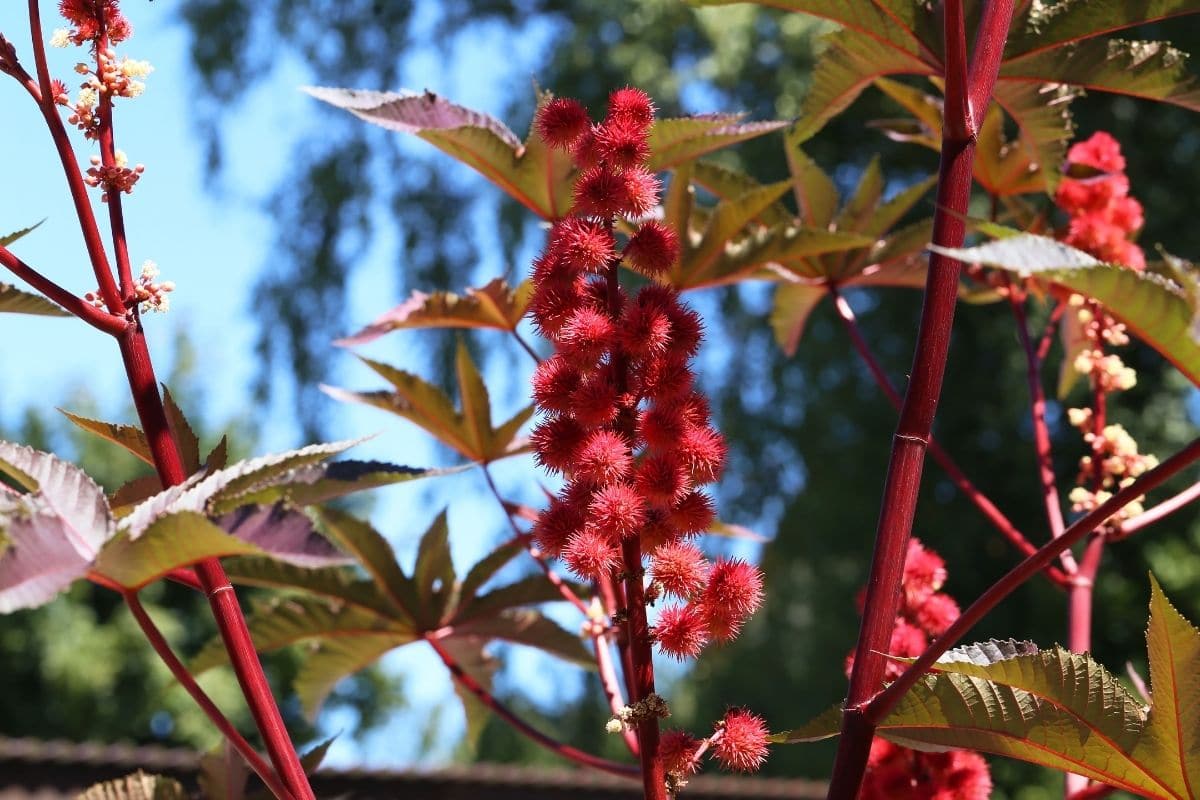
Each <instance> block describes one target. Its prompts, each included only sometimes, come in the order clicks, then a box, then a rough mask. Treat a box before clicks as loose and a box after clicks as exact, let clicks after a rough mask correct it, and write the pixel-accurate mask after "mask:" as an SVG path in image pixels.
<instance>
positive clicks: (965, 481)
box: [829, 286, 1070, 588]
mask: <svg viewBox="0 0 1200 800" xmlns="http://www.w3.org/2000/svg"><path fill="white" fill-rule="evenodd" d="M829 293H830V295H831V296H832V297H833V304H834V307H835V308H836V309H837V313H838V317H839V318H840V319H841V320H842V323H843V325H844V326H845V328H846V332H847V333H848V334H849V335H850V341H851V342H852V343H853V344H854V349H855V351H856V352H857V353H858V355H859V357H860V358H862V360H863V362H864V363H865V364H866V365H867V369H868V370H870V372H871V375H872V376H873V377H874V378H875V383H876V385H878V386H879V388H880V389H881V390H882V391H883V393H884V395H885V396H886V397H887V399H888V401H889V402H890V403H891V404H892V406H893V407H895V408H896V409H897V410H899V409H900V405H901V399H900V394H899V393H898V392H897V391H896V388H895V387H894V386H893V385H892V381H891V379H890V378H888V376H887V373H885V372H884V371H883V366H882V365H881V364H880V363H879V360H878V359H877V358H875V354H874V353H873V352H871V348H870V346H869V345H868V344H867V340H866V339H865V338H864V337H863V335H862V331H861V330H859V327H858V321H857V320H856V318H855V316H854V309H852V308H851V307H850V304H849V303H848V302H847V301H846V298H845V297H843V296H842V294H841V293H840V292H839V291H838V290H837V288H836V287H834V286H830V287H829ZM929 454H930V455H931V456H933V458H934V460H935V461H937V462H938V464H939V465H940V466H941V467H942V469H943V470H944V471H945V472H946V474H947V475H948V476H949V477H950V480H951V481H952V482H953V483H954V485H955V486H957V487H958V490H959V491H960V492H962V493H963V495H964V496H965V497H966V498H967V499H968V500H970V501H971V502H972V503H974V504H975V507H976V508H978V509H979V511H980V513H982V514H983V516H984V517H985V518H986V519H987V520H988V521H989V522H991V523H992V525H993V526H995V528H996V530H998V531H999V532H1000V533H1001V535H1003V536H1004V538H1006V539H1008V541H1009V542H1011V543H1012V545H1013V546H1014V547H1016V548H1017V549H1018V550H1020V551H1021V553H1022V554H1024V555H1027V556H1028V555H1032V554H1033V553H1036V552H1037V548H1036V547H1034V546H1033V543H1032V542H1030V541H1029V539H1028V538H1026V536H1025V535H1024V534H1023V533H1021V531H1019V530H1018V529H1017V527H1016V525H1014V524H1013V523H1012V521H1011V520H1009V518H1008V517H1006V516H1005V515H1004V512H1002V511H1001V510H1000V509H999V508H997V507H996V504H995V503H993V502H992V501H991V499H990V498H989V497H988V496H987V495H986V494H984V493H983V492H982V491H980V489H979V488H978V487H977V486H975V484H974V483H972V482H971V480H970V478H968V477H967V476H966V474H965V473H964V472H963V471H962V469H961V468H960V467H959V466H958V464H957V463H955V461H954V459H953V458H952V457H951V456H950V454H949V453H947V452H946V451H945V450H944V449H943V448H942V446H941V445H940V444H938V442H937V441H936V440H935V439H934V438H933V436H930V437H929ZM1046 576H1047V577H1048V578H1049V579H1050V580H1051V581H1052V582H1053V583H1054V584H1055V585H1056V586H1059V587H1061V588H1066V587H1067V586H1068V585H1069V583H1070V579H1069V577H1068V576H1067V574H1066V573H1064V572H1062V571H1061V570H1060V569H1058V568H1057V567H1053V566H1052V567H1049V568H1047V570H1046Z"/></svg>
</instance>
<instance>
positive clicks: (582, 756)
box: [425, 636, 639, 778]
mask: <svg viewBox="0 0 1200 800" xmlns="http://www.w3.org/2000/svg"><path fill="white" fill-rule="evenodd" d="M425 641H426V642H428V643H429V646H430V647H432V648H433V650H434V652H435V653H437V654H438V656H439V657H440V658H441V659H442V663H443V664H445V665H446V668H447V669H449V670H450V674H451V675H453V676H454V680H456V681H458V682H459V683H460V684H461V685H462V686H463V688H465V689H466V690H467V691H469V692H470V693H471V694H473V695H475V697H476V698H478V699H479V702H481V703H483V704H484V705H485V706H487V707H488V708H490V709H491V710H492V711H494V712H495V713H496V714H497V715H498V716H500V717H501V718H502V719H503V720H504V721H505V722H507V723H508V724H509V725H511V726H512V727H514V728H516V729H517V730H518V731H519V732H520V733H522V734H524V735H525V736H527V737H528V738H530V739H532V740H533V741H535V742H537V743H538V744H540V745H541V746H542V747H545V748H546V749H547V750H550V751H551V752H553V753H558V754H559V755H560V756H562V757H563V758H568V759H570V760H571V761H574V762H575V763H577V764H582V765H583V766H585V767H592V768H593V769H598V770H601V771H603V772H608V773H611V774H613V775H620V776H621V777H623V778H636V777H637V776H638V772H639V771H638V768H637V767H635V766H633V765H632V764H620V763H617V762H616V761H609V760H608V759H606V758H600V757H599V756H594V755H592V754H591V753H585V752H584V751H582V750H580V749H578V748H575V747H571V746H570V745H569V744H563V743H562V742H560V741H558V740H557V739H554V738H552V737H550V736H547V735H546V734H544V733H542V732H541V731H539V730H538V729H537V728H534V727H533V726H532V725H530V724H529V723H528V722H526V721H525V720H523V719H521V718H520V717H519V716H517V714H516V713H515V712H514V711H513V710H512V709H510V708H509V707H508V706H506V705H504V703H502V702H500V701H499V700H498V699H496V697H495V695H493V694H492V693H491V692H489V691H488V690H487V689H485V688H484V687H483V686H481V685H480V684H479V682H478V681H476V680H475V679H474V678H472V677H471V676H470V675H468V674H467V672H466V671H465V670H464V669H463V668H462V666H461V665H460V664H459V663H458V661H456V660H455V659H454V656H452V655H450V653H449V652H447V651H446V649H445V648H444V647H442V645H441V644H439V643H438V641H437V639H435V638H430V637H428V636H426V637H425Z"/></svg>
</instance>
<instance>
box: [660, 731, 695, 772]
mask: <svg viewBox="0 0 1200 800" xmlns="http://www.w3.org/2000/svg"><path fill="white" fill-rule="evenodd" d="M699 746H700V742H699V741H697V740H696V737H694V736H692V735H691V734H690V733H688V732H687V731H680V730H670V731H664V732H663V735H662V738H661V739H659V740H658V755H659V756H660V757H661V758H662V761H663V769H664V770H666V771H667V772H675V773H680V774H683V775H690V774H691V773H694V772H695V771H696V770H698V769H699V768H700V765H699V764H697V763H696V762H695V760H694V757H695V755H696V749H697V748H698V747H699Z"/></svg>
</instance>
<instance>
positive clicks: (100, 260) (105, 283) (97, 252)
mask: <svg viewBox="0 0 1200 800" xmlns="http://www.w3.org/2000/svg"><path fill="white" fill-rule="evenodd" d="M29 30H30V36H31V38H32V39H33V59H34V64H35V65H36V67H37V74H38V83H39V85H40V86H41V90H40V95H41V98H40V101H39V102H38V108H39V109H41V112H42V116H43V117H45V119H46V127H48V128H49V129H50V138H51V139H53V140H54V148H55V149H56V150H57V151H58V157H59V160H60V161H61V162H62V168H63V175H65V176H66V178H67V188H68V189H69V190H70V192H71V201H72V202H73V203H74V204H75V214H76V216H77V217H78V218H79V230H80V232H81V233H82V234H83V243H84V246H85V247H86V248H87V252H88V258H89V259H90V260H91V262H92V271H93V272H95V274H96V281H97V283H98V285H99V287H100V296H101V297H103V298H104V302H105V303H106V304H107V305H108V310H109V311H111V312H113V313H114V314H124V313H125V304H124V303H123V302H122V301H121V293H120V291H118V289H117V284H116V281H115V280H113V274H112V267H111V266H109V263H108V254H107V253H105V252H104V242H103V240H102V239H101V237H100V228H99V226H98V225H97V224H96V215H95V214H94V213H92V203H91V200H90V199H89V198H88V193H87V186H86V185H85V184H84V182H83V174H82V173H81V172H80V171H79V164H78V163H77V162H76V161H75V150H74V149H73V148H72V147H71V141H70V139H68V138H67V129H66V127H65V126H64V125H63V121H62V117H60V116H59V115H58V106H56V105H55V104H54V97H53V95H52V94H51V89H50V70H49V68H48V67H47V66H46V45H45V42H44V41H43V38H42V22H41V14H40V13H39V11H38V0H29Z"/></svg>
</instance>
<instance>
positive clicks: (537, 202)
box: [304, 87, 570, 219]
mask: <svg viewBox="0 0 1200 800" xmlns="http://www.w3.org/2000/svg"><path fill="white" fill-rule="evenodd" d="M304 91H305V92H307V93H308V94H310V95H312V96H313V97H315V98H317V99H318V100H322V101H324V102H326V103H329V104H330V105H333V106H336V107H338V108H343V109H345V110H347V111H349V112H350V113H352V114H354V115H355V116H357V117H359V118H361V119H364V120H366V121H367V122H372V123H374V124H376V125H380V126H382V127H384V128H388V129H389V130H393V131H398V132H400V133H408V134H412V135H414V136H418V137H420V138H422V139H424V140H426V141H428V142H429V143H431V144H432V145H434V146H435V147H437V148H438V149H440V150H442V151H443V152H445V153H448V154H449V155H450V156H452V157H454V158H456V159H458V160H459V161H462V162H463V163H464V164H467V165H468V166H470V167H473V168H474V169H476V170H478V171H479V172H480V173H482V174H483V176H484V177H486V178H487V179H488V180H490V181H492V182H493V183H495V184H496V185H497V186H499V187H500V188H501V189H502V190H504V191H505V192H506V193H507V194H509V195H511V196H512V197H513V198H515V199H516V200H517V201H518V202H520V203H521V204H522V205H524V206H525V207H526V208H528V209H530V210H531V211H533V212H534V213H536V214H538V215H539V216H540V217H542V218H543V219H554V218H556V217H558V216H562V214H564V213H565V211H566V209H565V207H564V206H565V204H566V203H567V201H568V198H569V196H570V184H569V182H566V180H565V175H564V169H565V164H564V163H563V162H564V161H565V159H563V158H560V157H557V156H555V155H554V154H553V153H552V152H550V151H548V150H546V149H545V148H542V147H539V148H538V151H539V152H537V153H534V154H533V155H532V157H531V154H530V152H529V151H528V150H527V149H526V147H525V145H524V144H522V142H521V140H520V139H518V138H517V136H516V134H514V133H513V132H512V131H511V130H509V128H508V127H507V126H506V125H505V124H504V123H503V122H500V121H499V120H498V119H496V118H494V117H492V116H489V115H487V114H484V113H481V112H478V111H472V110H471V109H469V108H466V107H464V106H460V105H457V104H455V103H452V102H450V101H449V100H446V99H445V98H443V97H439V96H437V95H436V94H433V93H431V92H424V93H416V92H375V91H369V90H355V89H332V88H324V87H306V88H305V89H304ZM539 156H540V157H539ZM560 183H561V184H562V185H557V184H560Z"/></svg>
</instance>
